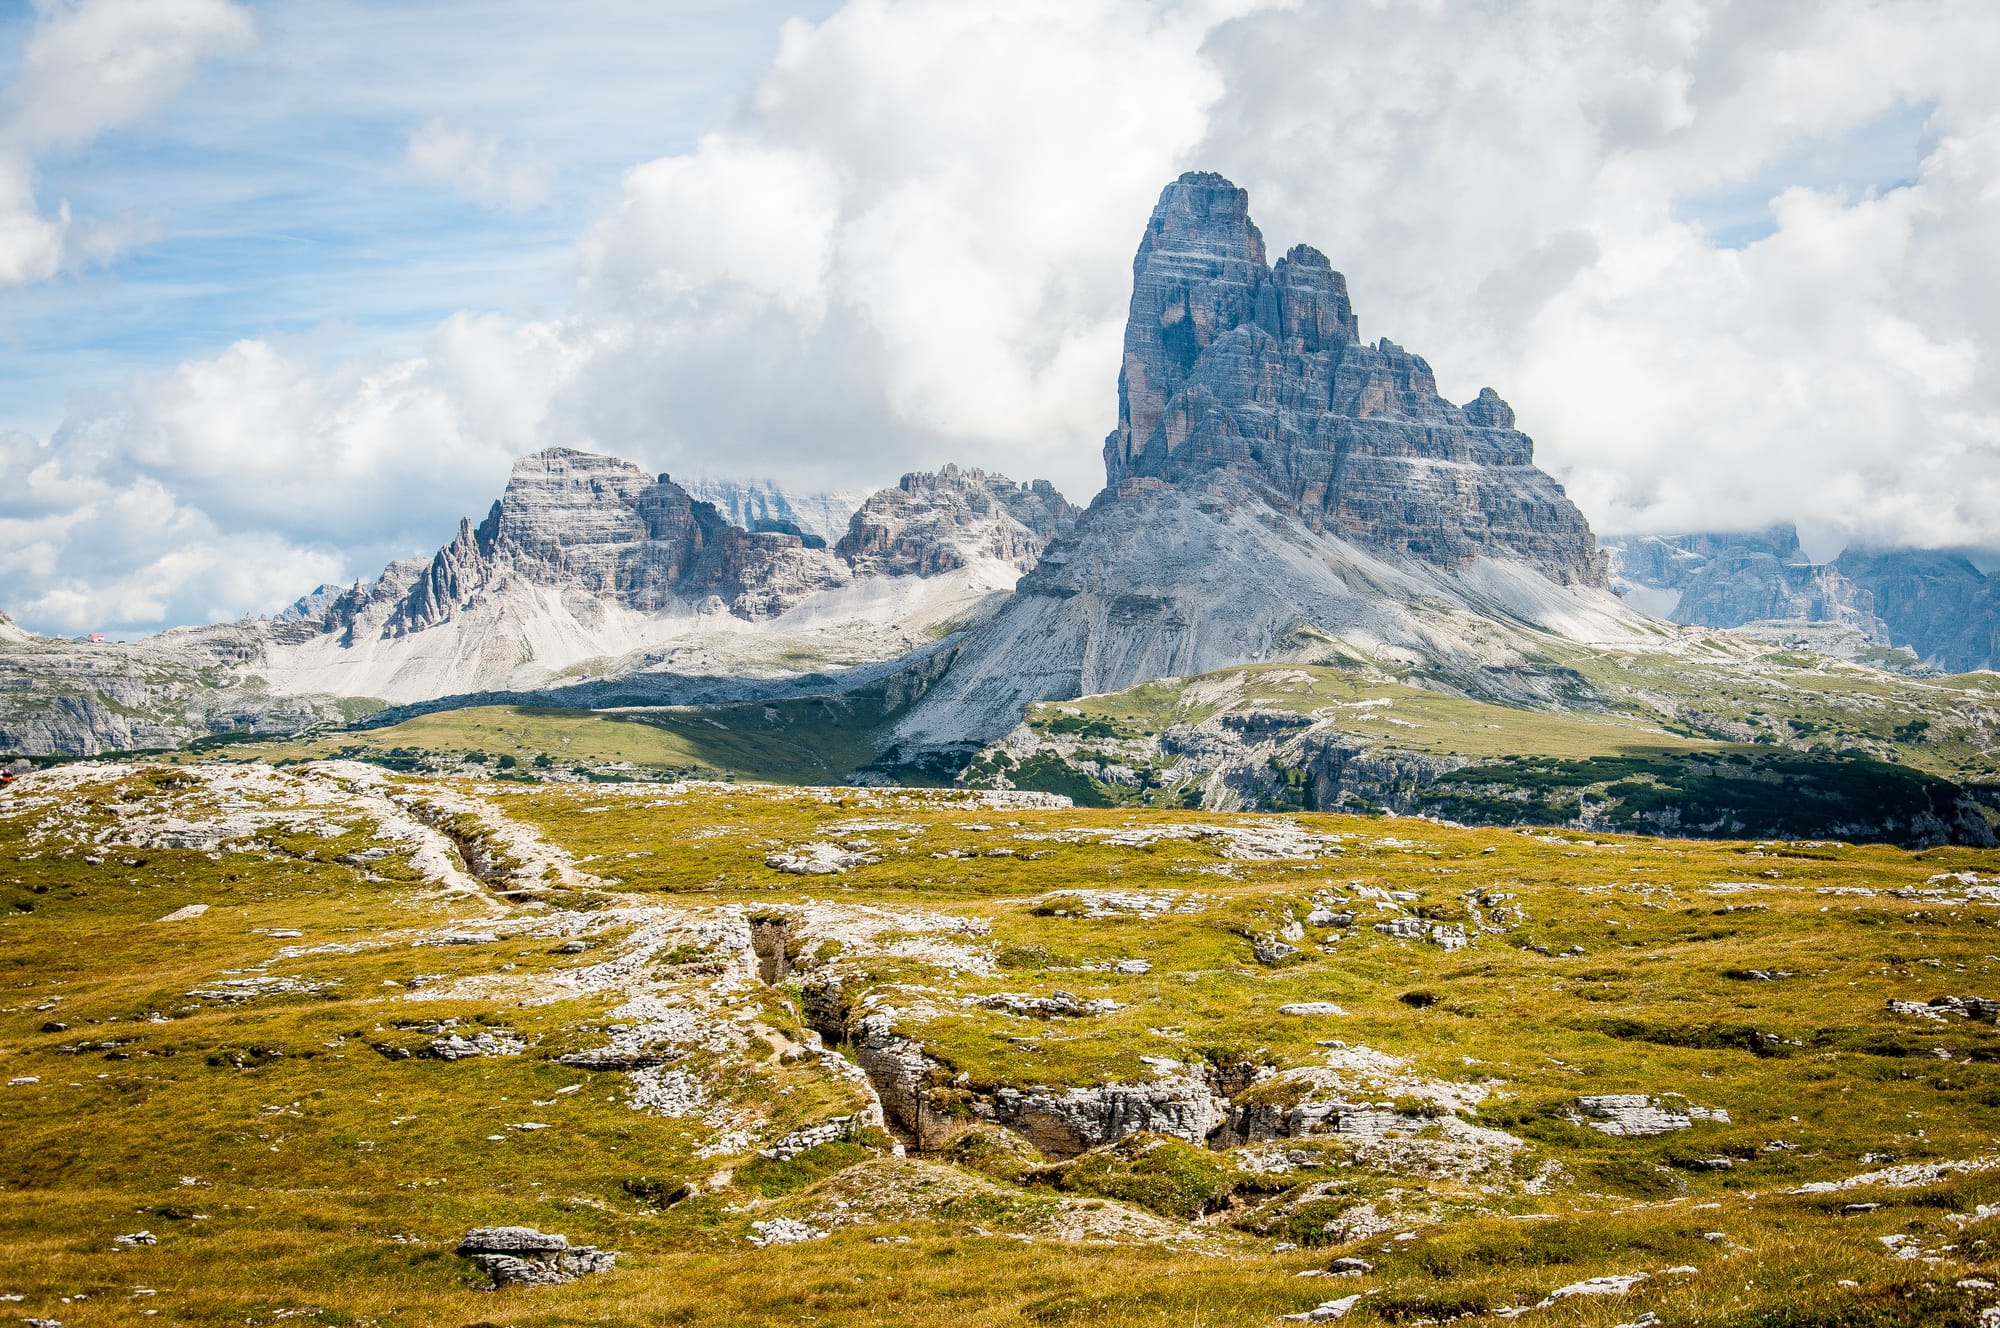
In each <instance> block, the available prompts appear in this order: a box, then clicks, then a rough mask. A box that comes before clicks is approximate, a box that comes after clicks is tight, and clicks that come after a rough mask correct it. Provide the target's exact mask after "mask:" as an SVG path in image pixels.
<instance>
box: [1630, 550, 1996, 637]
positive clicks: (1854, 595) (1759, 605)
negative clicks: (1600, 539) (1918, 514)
mask: <svg viewBox="0 0 2000 1328" xmlns="http://www.w3.org/2000/svg"><path fill="white" fill-rule="evenodd" d="M1605 547H1606V548H1607V549H1608V550H1609V551H1610V553H1611V560H1612V583H1613V585H1614V586H1616V588H1617V590H1618V592H1619V594H1621V595H1624V596H1625V597H1626V598H1627V599H1628V600H1630V601H1631V602H1632V603H1633V604H1635V605H1637V606H1638V607H1640V608H1643V609H1645V610H1646V611H1647V612H1649V613H1655V614H1658V615H1659V616H1660V617H1663V618H1670V619H1672V620H1673V621H1675V622H1682V623H1692V624H1697V625H1700V626H1704V627H1730V628H1736V627H1754V628H1756V629H1757V630H1759V631H1760V632H1762V633H1764V634H1767V635H1768V634H1771V633H1773V632H1776V633H1777V634H1779V635H1783V634H1784V633H1785V631H1786V630H1787V629H1789V628H1793V627H1812V626H1820V625H1828V626H1832V627H1834V628H1838V629H1842V630H1844V631H1845V632H1846V633H1847V635H1848V636H1849V637H1851V638H1853V639H1855V640H1858V641H1862V642H1872V643H1875V644H1878V645H1886V646H1897V647H1902V648H1905V649H1907V650H1908V651H1910V653H1911V654H1913V655H1914V656H1916V658H1917V659H1919V660H1921V661H1923V662H1924V663H1925V664H1927V665H1930V666H1931V667H1933V668H1938V669H1944V670H1946V671H1947V672H1951V673H1965V672H1969V671H1971V670H1974V669H1992V668H1996V667H2000V583H1996V582H1995V581H1994V580H1993V579H1992V578H1990V577H1988V576H1987V575H1986V574H1985V573H1983V572H1981V571H1980V570H1979V569H1978V568H1977V567H1975V566H1973V565H1972V563H1971V562H1969V561H1968V560H1966V559H1965V558H1963V557H1961V556H1960V555H1958V554H1954V553H1946V552H1940V551H1937V550H1930V549H1859V548H1854V549H1849V550H1847V551H1846V552H1844V553H1842V554H1841V555H1840V556H1839V557H1838V558H1836V559H1834V560H1833V561H1832V562H1830V563H1815V562H1813V561H1812V560H1811V559H1810V558H1808V557H1807V556H1806V553H1805V550H1804V549H1802V548H1801V547H1800V546H1799V537H1798V532H1797V531H1796V530H1795V529H1794V528H1793V527H1792V526H1791V525H1790V524H1789V523H1785V524H1781V525H1776V526H1772V527H1770V528H1768V529H1766V530H1756V531H1744V532H1740V533H1731V532H1719V533H1718V532H1708V533H1699V534H1689V535H1635V536H1632V537H1630V538H1625V539H1611V540H1607V541H1606V545H1605ZM1817 643H1818V644H1820V645H1822V646H1823V647H1824V646H1825V645H1827V644H1830V643H1831V639H1830V638H1829V639H1827V640H1824V641H1819V642H1817Z"/></svg>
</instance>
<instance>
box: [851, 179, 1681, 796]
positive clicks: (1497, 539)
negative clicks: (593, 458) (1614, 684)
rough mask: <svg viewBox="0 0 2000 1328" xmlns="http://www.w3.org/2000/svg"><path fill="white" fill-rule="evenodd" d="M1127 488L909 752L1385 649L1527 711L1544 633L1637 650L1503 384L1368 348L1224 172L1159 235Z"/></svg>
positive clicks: (981, 638) (941, 687)
mask: <svg viewBox="0 0 2000 1328" xmlns="http://www.w3.org/2000/svg"><path fill="white" fill-rule="evenodd" d="M1104 461H1105V475H1106V479H1107V481H1108V484H1107V487H1106V488H1105V490H1104V491H1103V492H1102V493H1100V494H1099V495H1098V496H1097V498H1096V500H1095V501H1093V502H1092V503H1091V505H1090V508H1089V510H1088V511H1086V512H1085V513H1084V514H1083V515H1082V517H1081V518H1079V519H1078V521H1077V523H1076V525H1075V528H1074V530H1072V531H1071V532H1070V533H1069V534H1067V535H1064V536H1062V537H1061V538H1058V539H1057V540H1055V541H1054V542H1053V543H1051V544H1050V545H1049V546H1048V548H1047V549H1046V550H1044V551H1043V553H1042V556H1041V558H1040V560H1039V561H1038V562H1037V563H1036V565H1035V569H1034V571H1032V572H1030V573H1029V574H1028V575H1027V576H1025V577H1023V578H1022V579H1021V582H1020V584H1019V585H1018V586H1017V587H1016V588H1015V592H1014V595H1013V598H1012V599H1010V600H1009V601H1008V602H1007V604H1006V605H1005V606H1004V607H1003V608H1002V609H1001V610H1000V612H999V613H997V614H996V615H995V616H994V617H993V619H992V621H991V622H989V623H987V624H986V625H985V626H984V627H983V628H981V629H979V631H978V632H976V633H975V634H973V635H972V636H971V637H970V638H969V639H968V640H967V641H966V642H965V644H964V646H963V647H962V649H960V650H959V652H958V654H957V657H956V658H955V660H954V661H953V663H952V664H951V666H950V667H949V668H948V669H947V670H946V671H945V673H944V674H943V675H942V677H940V678H939V679H938V681H937V682H936V684H935V685H934V686H933V687H932V689H931V690H930V692H929V693H927V694H926V695H925V697H924V698H923V699H922V700H921V701H920V702H919V703H918V704H917V705H916V706H914V707H913V708H912V710H911V711H910V713H909V714H907V715H906V716H905V717H904V718H903V719H902V720H901V721H900V722H899V724H898V726H897V728H896V730H895V732H894V734H893V735H892V736H891V738H890V741H889V744H888V752H889V754H890V755H891V756H892V757H895V756H899V755H900V756H902V757H905V758H917V759H928V756H927V755H926V754H928V753H934V752H939V751H941V750H944V749H951V748H954V747H956V748H959V749H961V750H962V749H963V747H964V746H965V745H966V744H968V743H971V744H976V743H978V742H979V741H982V740H984V739H988V738H992V737H996V736H998V735H999V734H1000V733H1002V732H1005V731H1006V730H1007V729H1008V728H1010V727H1011V726H1012V725H1013V724H1014V723H1015V722H1017V721H1018V720H1019V718H1020V715H1021V709H1022V706H1023V704H1024V703H1026V702H1028V701H1042V700H1057V699H1063V698H1067V697H1073V696H1078V695H1083V694H1089V693H1096V692H1105V691H1113V690H1117V689H1119V688H1123V687H1128V686H1131V685H1132V684H1134V683H1138V682H1143V681H1146V680H1148V679H1153V678H1162V677H1169V676H1175V675H1186V674H1193V673H1202V672H1207V671H1210V670H1215V669H1220V668H1224V667H1227V666H1230V665H1233V664H1240V663H1247V662H1250V661H1253V660H1265V659H1279V658H1298V659H1303V658H1317V657H1328V658H1333V657H1343V658H1371V657H1372V658H1382V659H1385V660H1393V661H1394V662H1395V663H1396V666H1397V667H1398V668H1411V667H1415V668H1420V669H1422V670H1424V671H1425V672H1426V673H1427V674H1428V676H1431V677H1432V678H1434V679H1435V680H1436V681H1437V683H1438V684H1439V685H1440V686H1443V687H1446V688H1449V689H1451V690H1457V691H1462V692H1465V693H1468V694H1472V695H1482V696H1490V697H1494V698H1496V699H1506V700H1510V701H1515V702H1518V703H1523V704H1537V703H1546V702H1551V701H1554V700H1555V699H1557V698H1556V696H1555V695H1554V692H1555V691H1556V690H1557V689H1560V688H1561V687H1563V686H1564V685H1565V684H1564V683H1562V682H1561V681H1560V680H1555V679H1550V678H1547V677H1543V676H1540V675H1539V674H1538V672H1537V669H1536V667H1535V666H1534V664H1533V662H1532V661H1533V657H1534V656H1535V654H1536V653H1537V652H1536V647H1535V645H1534V644H1533V642H1534V640H1535V638H1536V635H1537V634H1538V633H1550V632H1553V633H1557V634H1561V635H1568V636H1574V637H1579V638H1587V639H1593V640H1623V639H1626V638H1627V637H1632V638H1633V639H1636V638H1637V635H1638V634H1641V633H1643V632H1645V631H1648V630H1651V629H1650V628H1648V627H1645V626H1643V625H1641V620H1640V618H1639V616H1638V615H1636V614H1633V613H1631V612H1630V611H1629V610H1628V609H1626V608H1625V606H1623V605H1622V604H1621V603H1620V602H1619V601H1618V600H1617V599H1616V598H1615V597H1614V596H1612V595H1611V594H1610V593H1609V592H1608V590H1607V589H1606V577H1605V564H1604V559H1603V556H1602V555H1601V554H1600V553H1599V552H1598V550H1597V546H1596V541H1595V539H1594V537H1593V536H1592V534H1591V532H1590V527H1589V525H1588V524H1587V523H1586V522H1585V520H1584V518H1583V515H1582V513H1580V512H1579V511H1578V510H1577V508H1576V506H1575V505H1574V504H1573V503H1571V502H1570V501H1569V499H1568V498H1567V497H1566V496H1564V494H1563V491H1562V486H1561V485H1559V484H1557V483H1556V482H1555V481H1554V480H1553V479H1551V478H1550V477H1549V476H1548V475H1546V474H1544V473H1543V472H1541V471H1540V470H1537V469H1536V468H1535V465H1534V446H1533V444H1532V443H1531V442H1530V441H1529V439H1528V438H1527V436H1526V435H1524V434H1522V433H1519V432H1518V431H1516V430H1515V428H1514V413H1513V411H1512V410H1511V409H1509V408H1508V406H1507V403H1506V402H1504V401H1502V400H1501V399H1500V398H1499V396H1498V395H1497V394H1495V393H1494V392H1493V391H1492V390H1491V389H1488V390H1486V391H1483V392H1481V393H1480V394H1479V396H1478V397H1477V398H1475V399H1474V400H1473V401H1471V402H1470V403H1468V404H1467V405H1465V406H1463V407H1461V406H1456V405H1453V404H1452V403H1451V402H1449V401H1446V400H1445V399H1444V398H1443V397H1441V396H1439V395H1438V392H1437V384H1436V381H1435V378H1434V376H1433V375H1432V373H1431V369H1430V366H1429V365H1427V364H1426V363H1424V361H1423V360H1422V359H1421V358H1420V357H1418V356H1416V355H1412V354H1410V353H1409V352H1407V351H1405V350H1403V349H1402V348H1401V347H1398V346H1395V345H1393V344H1391V343H1389V342H1386V341H1384V342H1379V343H1376V344H1374V345H1368V344H1366V343H1364V342H1362V341H1361V340H1360V330H1359V325H1358V324H1357V322H1356V320H1355V315H1354V309H1353V305H1352V302H1351V301H1350V300H1349V298H1348V293H1347V282H1346V279H1345V278H1344V277H1342V276H1341V275H1340V273H1338V272H1336V271H1334V270H1333V267H1332V265H1331V264H1330V263H1329V262H1328V261H1327V259H1326V257H1325V256H1324V255H1323V254H1320V253H1319V252H1318V251H1316V250H1313V249H1310V248H1306V247H1304V246H1300V247H1298V248H1295V249H1293V250H1292V251H1291V252H1289V253H1287V254H1285V255H1284V256H1283V257H1282V258H1280V259H1279V260H1278V262H1277V264H1276V265H1275V266H1272V265H1269V264H1267V262H1266V258H1265V252H1264V239H1263V236H1262V235H1261V234H1260V233H1259V232H1258V230H1257V227H1256V224H1255V223H1254V222H1252V221H1251V220H1250V213H1249V204H1248V199H1247V197H1246V195H1245V194H1244V192H1243V191H1242V190H1241V189H1238V188H1236V187H1235V186H1234V185H1232V184H1231V183H1230V182H1229V181H1227V180H1225V179H1223V178H1222V177H1221V176H1219V175H1211V174H1199V173H1195V174H1188V175H1183V176H1182V177H1181V178H1180V179H1178V180H1176V181H1175V182H1174V183H1173V184H1170V185H1168V186H1167V188H1166V191H1165V192H1164V193H1162V194H1161V196H1160V201H1159V205H1158V206H1157V207H1156V208H1154V209H1153V214H1152V216H1151V218H1150V219H1149V220H1148V221H1147V223H1146V228H1145V232H1144V234H1143V235H1142V236H1141V238H1140V242H1139V252H1138V256H1137V257H1136V258H1135V259H1134V261H1133V267H1132V303H1131V314H1130V318H1129V321H1128V322H1127V324H1126V330H1125V350H1124V359H1123V363H1122V364H1121V366H1120V369H1119V374H1118V420H1117V427H1116V428H1115V429H1113V430H1112V432H1111V434H1110V436H1109V437H1108V438H1107V439H1106V440H1105V445H1104Z"/></svg>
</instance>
